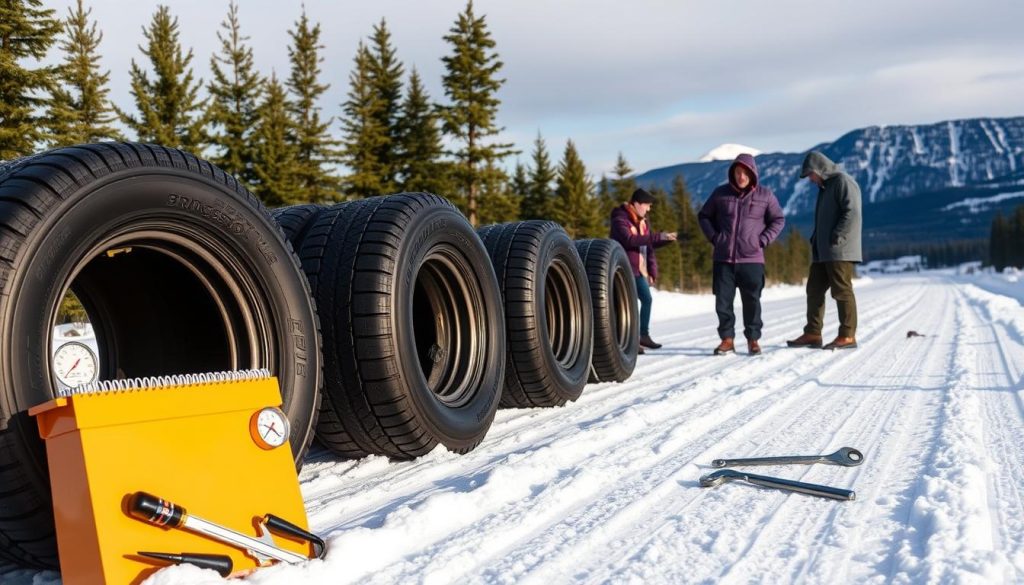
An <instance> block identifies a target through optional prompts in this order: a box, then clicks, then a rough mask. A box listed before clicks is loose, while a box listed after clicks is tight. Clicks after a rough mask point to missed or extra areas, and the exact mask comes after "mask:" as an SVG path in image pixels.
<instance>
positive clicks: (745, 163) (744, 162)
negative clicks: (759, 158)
mask: <svg viewBox="0 0 1024 585" xmlns="http://www.w3.org/2000/svg"><path fill="white" fill-rule="evenodd" d="M737 165H739V166H742V167H744V168H745V169H747V170H748V171H750V175H751V177H752V179H751V181H750V185H749V186H748V187H747V190H748V191H750V190H753V189H754V188H755V187H757V183H758V177H757V163H755V162H754V156H753V155H751V154H747V153H743V154H741V155H739V156H737V157H736V160H734V161H732V164H731V165H729V184H730V185H732V188H733V189H736V190H737V191H742V189H740V188H739V187H737V186H736V183H734V182H733V180H732V170H733V169H734V168H736V166H737Z"/></svg>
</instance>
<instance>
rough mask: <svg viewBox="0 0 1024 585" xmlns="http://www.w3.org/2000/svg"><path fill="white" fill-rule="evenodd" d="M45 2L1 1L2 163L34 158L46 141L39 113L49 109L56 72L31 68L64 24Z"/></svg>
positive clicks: (0, 121) (41, 56)
mask: <svg viewBox="0 0 1024 585" xmlns="http://www.w3.org/2000/svg"><path fill="white" fill-rule="evenodd" d="M42 4H43V3H42V1H41V0H13V1H10V0H8V1H5V2H3V3H0V160H10V159H12V158H17V157H19V156H25V155H27V154H31V153H32V152H34V151H35V150H36V147H37V145H38V144H39V143H40V142H41V141H42V140H43V138H44V130H43V128H44V124H43V120H42V117H41V116H40V115H39V113H38V112H39V109H40V108H41V107H43V106H46V105H47V101H48V100H47V98H46V97H44V96H45V95H46V93H48V92H49V91H51V90H52V88H53V79H54V77H55V75H56V68H55V67H52V66H35V67H30V66H26V65H23V64H21V63H19V62H20V61H22V60H25V59H32V60H36V61H38V60H41V59H43V58H44V57H45V56H46V53H47V51H48V50H49V49H50V46H51V45H52V44H53V43H54V41H55V40H56V37H57V34H59V33H60V29H61V23H60V21H59V20H58V19H56V18H54V16H53V15H54V10H53V9H52V8H40V6H42Z"/></svg>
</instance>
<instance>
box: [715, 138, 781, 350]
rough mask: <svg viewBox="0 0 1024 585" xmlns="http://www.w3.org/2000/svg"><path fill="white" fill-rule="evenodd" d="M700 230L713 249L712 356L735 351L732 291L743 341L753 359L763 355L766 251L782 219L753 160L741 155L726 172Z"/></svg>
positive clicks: (779, 227)
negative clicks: (738, 306) (740, 309)
mask: <svg viewBox="0 0 1024 585" xmlns="http://www.w3.org/2000/svg"><path fill="white" fill-rule="evenodd" d="M697 217H698V218H699V219H700V229H701V231H703V232H704V235H705V236H706V237H707V239H708V241H710V242H711V243H712V244H713V245H714V246H715V251H714V256H713V260H714V270H713V273H712V279H711V290H712V291H713V292H714V293H715V311H716V312H717V313H718V336H719V337H720V338H721V339H722V342H721V343H720V344H718V347H716V348H715V352H714V353H715V355H724V354H727V353H732V352H734V351H735V344H734V342H733V339H734V338H735V337H736V331H735V328H736V315H735V314H734V313H733V301H734V300H735V299H736V288H737V287H739V289H740V301H741V302H742V303H743V335H744V336H745V337H746V338H747V350H748V351H749V352H750V354H751V355H758V354H760V353H761V346H760V345H759V344H758V343H757V340H758V339H760V338H761V327H762V325H763V323H762V322H761V290H762V289H764V249H765V247H767V246H768V244H770V243H772V241H773V240H774V239H775V238H777V237H778V236H779V234H780V233H782V228H783V227H784V226H785V225H786V219H785V217H784V216H783V214H782V208H781V207H780V206H779V200H778V199H776V198H775V193H772V190H771V189H769V188H768V187H765V186H763V185H760V184H758V180H757V165H756V164H755V163H754V157H753V156H751V155H749V154H741V155H739V156H737V157H736V160H735V161H733V163H732V165H730V166H729V181H728V182H727V183H725V184H724V185H721V186H719V187H718V188H717V189H715V190H714V192H712V193H711V197H708V200H707V201H705V202H704V207H703V208H701V210H700V213H698V214H697Z"/></svg>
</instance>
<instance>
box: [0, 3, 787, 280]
mask: <svg viewBox="0 0 1024 585" xmlns="http://www.w3.org/2000/svg"><path fill="white" fill-rule="evenodd" d="M240 13H241V10H240V4H239V3H238V2H237V0H230V1H229V3H228V5H227V13H226V15H225V16H224V18H223V20H222V21H221V23H220V29H219V31H218V32H217V39H218V40H219V41H220V43H219V48H218V50H217V51H216V52H215V54H213V55H211V56H209V63H210V76H211V78H210V79H209V80H203V79H199V78H197V76H196V75H195V73H194V69H193V59H194V58H195V55H194V54H193V51H192V49H190V48H188V47H186V46H183V45H182V43H181V39H180V31H179V24H178V20H177V18H176V17H175V16H174V15H173V14H172V12H171V8H170V7H169V6H159V7H158V8H157V10H156V12H155V13H154V14H153V17H152V19H151V21H150V22H149V24H148V25H146V26H144V27H143V28H142V31H141V32H142V37H141V38H142V43H141V44H140V45H139V46H138V54H137V57H136V58H133V59H132V61H131V70H130V75H131V98H132V102H133V103H131V104H130V105H126V104H113V103H111V101H110V98H109V88H108V87H107V85H108V81H109V77H110V74H109V71H105V70H103V68H102V66H101V64H100V53H101V46H102V44H103V35H102V34H101V33H100V32H99V30H98V24H97V23H96V22H95V21H94V20H93V19H92V17H91V9H89V8H87V7H86V6H85V5H84V4H83V0H78V3H77V6H76V7H74V8H72V9H69V10H68V13H67V14H66V15H64V17H63V18H60V17H58V15H56V14H55V11H54V10H52V9H47V8H44V7H43V4H42V0H11V1H8V2H4V3H2V5H0V22H3V23H4V25H3V26H2V27H0V52H2V54H0V57H2V58H0V160H5V159H11V158H15V157H18V156H23V155H27V154H31V153H33V152H36V151H38V150H41V149H42V148H46V147H57V146H62V145H69V144H76V143H80V142H94V141H99V140H120V139H124V138H128V139H132V140H138V141H145V142H156V143H160V144H164V145H168V146H174V147H177V148H181V149H184V150H188V151H191V152H193V153H195V154H198V155H200V156H205V157H207V158H210V159H212V160H213V161H214V162H215V163H216V164H217V165H219V166H220V167H221V168H223V169H224V170H225V171H227V172H229V173H231V174H233V175H234V176H236V177H237V178H239V180H241V181H242V182H243V183H244V184H246V185H247V186H248V187H249V189H250V190H251V191H253V193H255V194H256V195H257V196H258V197H259V198H260V199H261V200H262V201H264V202H265V203H266V204H267V205H269V206H272V207H274V206H281V205H290V204H296V203H306V202H331V201H340V200H344V199H349V198H357V197H367V196H372V195H379V194H385V193H393V192H398V191H429V192H434V193H438V194H441V195H444V196H446V197H448V198H449V199H451V200H452V201H453V202H455V203H456V204H457V205H459V207H460V208H461V209H462V210H463V212H464V213H465V214H466V216H467V217H468V218H469V219H470V221H471V222H472V223H474V224H489V223H500V222H506V221H514V220H518V219H536V218H544V219H554V220H556V221H558V222H559V223H561V224H562V225H563V226H564V227H565V229H566V230H567V231H568V232H569V234H570V235H571V236H572V237H574V238H591V237H607V235H608V219H609V215H610V213H611V210H612V209H613V208H614V207H615V206H617V205H621V204H622V203H623V202H625V201H627V200H628V199H629V196H630V195H631V194H632V192H633V190H634V189H636V187H637V185H636V183H635V181H634V179H633V177H632V175H633V172H634V171H633V169H632V168H631V167H630V165H629V163H628V162H627V161H626V158H625V156H623V155H622V154H621V153H620V154H619V156H618V160H617V161H616V165H615V167H614V169H613V170H612V175H611V176H610V177H602V178H601V179H600V180H599V181H597V182H596V183H595V181H593V180H592V179H591V177H590V175H589V174H588V172H587V169H586V166H585V165H584V163H583V160H582V159H581V158H580V155H579V151H578V150H577V148H576V145H575V144H574V142H573V141H572V140H568V141H566V143H565V145H564V147H563V148H561V149H560V151H561V157H560V159H559V160H555V159H553V158H552V156H551V154H549V151H548V145H547V143H546V142H545V141H544V138H543V136H541V134H540V133H539V132H538V134H537V138H536V140H535V141H534V143H533V148H532V150H531V152H530V153H529V154H528V159H529V160H528V162H525V163H524V162H516V163H515V166H514V170H513V172H512V173H511V175H510V174H508V173H507V171H506V170H505V169H504V166H503V164H502V163H503V161H504V160H505V159H506V158H507V157H508V156H509V155H512V154H516V152H515V151H513V150H512V145H511V144H508V143H505V142H502V140H501V133H502V131H503V128H502V127H501V126H500V125H499V124H498V122H497V114H498V108H499V106H500V105H501V101H500V99H499V98H498V92H499V90H500V89H501V87H502V86H503V85H504V83H505V79H504V78H503V77H502V76H501V70H502V68H503V63H502V61H501V59H500V57H499V55H498V52H497V48H496V43H495V41H494V39H493V38H492V36H491V33H490V31H489V29H488V26H487V22H486V18H485V16H483V15H478V14H477V13H476V12H475V11H474V6H473V3H472V0H470V1H469V2H468V3H467V4H466V6H465V8H464V10H463V11H462V12H461V13H459V14H458V15H457V16H456V18H455V21H454V23H453V24H452V27H451V28H450V29H449V30H448V32H447V34H446V35H445V36H444V40H445V42H446V44H447V51H448V52H447V54H446V55H443V56H441V61H442V62H443V64H444V73H443V76H442V79H441V82H442V83H441V85H442V87H443V93H444V95H443V96H442V99H441V100H440V101H438V102H435V101H434V98H432V96H430V95H429V94H428V93H427V91H426V89H425V87H424V84H423V80H422V78H421V77H420V75H419V73H418V72H417V71H416V69H415V68H407V67H406V65H405V64H404V63H402V62H401V61H400V60H399V59H398V56H397V54H398V52H397V49H396V47H395V46H394V44H393V42H392V38H391V33H390V31H389V30H388V26H387V22H386V21H385V20H383V19H382V20H381V21H380V22H379V23H377V24H375V25H374V26H373V28H372V30H371V31H369V34H368V36H367V37H366V38H364V39H363V40H362V41H360V42H359V44H358V45H357V47H355V54H354V57H353V61H352V66H351V69H350V70H349V73H348V75H347V81H348V90H347V92H346V97H345V101H344V102H343V103H341V104H340V106H341V112H342V116H341V117H340V119H338V120H335V119H334V118H333V117H331V116H327V115H325V114H324V113H323V112H322V110H321V108H320V106H319V105H318V104H319V103H320V98H321V97H322V96H323V94H324V92H326V91H327V90H328V88H329V87H330V84H329V83H328V82H327V79H328V78H337V77H338V76H337V75H336V74H334V73H333V72H330V71H328V72H326V73H325V72H324V70H323V58H322V56H321V53H322V51H323V49H324V45H323V44H322V42H321V28H320V24H319V23H317V22H314V21H313V20H311V19H310V17H309V16H308V14H307V13H306V11H305V8H303V9H302V11H301V13H300V14H299V17H298V19H297V20H296V21H294V22H293V24H292V26H291V27H290V28H289V31H288V35H289V44H288V46H287V52H288V57H289V64H290V67H289V70H288V71H283V72H276V71H270V72H269V73H266V72H260V71H258V70H257V68H256V65H255V60H254V52H253V43H251V42H250V38H249V37H248V36H246V35H245V34H244V32H243V29H242V24H241V16H240ZM51 48H56V49H58V50H59V51H60V53H61V55H62V61H61V63H60V64H59V65H56V66H40V65H33V63H38V62H39V61H40V60H42V59H43V58H44V57H45V56H46V55H47V54H48V52H49V51H50V50H51ZM335 129H336V130H337V133H335ZM122 130H125V131H126V132H125V135H122V133H121V131H122ZM653 192H654V194H655V196H656V197H657V198H658V203H657V204H656V205H655V206H654V209H653V211H652V213H651V222H652V225H653V226H654V228H655V229H656V230H658V231H677V232H678V233H679V235H680V241H681V243H682V245H670V246H666V247H665V248H662V249H660V250H658V252H657V253H658V261H659V264H660V267H661V277H660V282H659V283H658V285H659V286H660V287H662V288H667V289H675V290H706V289H708V288H709V287H710V276H711V247H710V245H709V244H708V243H707V242H705V241H704V238H703V236H702V235H701V233H700V229H699V227H698V225H697V218H696V213H695V209H694V202H693V199H692V197H691V195H690V193H689V192H688V190H687V188H686V184H685V182H684V181H683V180H682V178H678V179H677V180H676V181H675V183H674V184H673V187H672V191H671V193H665V192H663V191H660V190H654V191H653ZM767 262H768V274H769V278H770V279H772V280H773V281H780V282H798V281H799V280H800V279H802V278H803V277H804V275H805V274H806V262H807V250H806V241H804V240H803V239H802V238H801V237H799V235H798V234H795V233H794V234H791V235H790V237H788V238H787V239H786V241H785V243H780V244H775V245H773V246H771V247H769V249H768V259H767Z"/></svg>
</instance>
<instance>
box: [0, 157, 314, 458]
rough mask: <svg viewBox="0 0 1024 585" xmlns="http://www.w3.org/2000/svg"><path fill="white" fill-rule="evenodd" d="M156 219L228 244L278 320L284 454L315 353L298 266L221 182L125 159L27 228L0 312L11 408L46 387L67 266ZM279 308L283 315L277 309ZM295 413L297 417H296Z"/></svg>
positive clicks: (46, 392)
mask: <svg viewBox="0 0 1024 585" xmlns="http://www.w3.org/2000/svg"><path fill="white" fill-rule="evenodd" d="M143 225H148V226H150V227H154V228H158V227H159V226H161V225H163V226H164V227H165V228H167V229H168V230H170V231H172V232H175V231H178V230H179V229H180V227H179V226H183V225H187V226H188V228H187V229H185V230H182V231H183V233H182V236H183V237H188V232H189V230H194V231H195V232H196V233H199V234H201V235H202V237H204V238H210V240H211V241H216V242H218V243H219V244H220V245H222V246H224V248H225V249H230V250H232V251H233V254H234V260H235V261H238V262H241V263H242V264H243V265H244V266H245V269H246V270H248V271H249V272H250V274H251V278H252V279H253V280H254V281H255V283H256V284H257V285H259V287H260V290H261V292H262V296H263V298H264V299H266V301H268V302H267V307H266V308H267V309H268V310H269V311H271V312H272V314H270V315H267V317H266V319H267V320H268V321H269V322H270V323H272V324H274V325H276V326H277V327H279V328H280V330H279V331H275V332H274V333H272V334H273V335H275V336H276V337H277V343H276V345H277V355H276V356H270V359H273V360H275V361H276V364H275V368H274V371H273V373H274V375H276V376H277V377H278V381H279V384H280V389H281V394H282V398H283V400H284V405H285V407H284V408H285V411H286V414H287V415H288V416H289V419H290V420H293V421H295V420H299V421H302V424H293V425H292V427H293V430H294V431H298V432H297V433H295V434H293V437H292V441H291V444H292V449H293V453H299V452H302V451H304V447H305V445H306V444H307V442H308V438H309V437H308V434H309V432H311V431H309V432H306V429H305V428H302V427H307V426H309V425H306V424H305V421H308V420H309V418H310V416H311V415H312V413H313V411H314V408H315V401H316V392H317V389H318V388H319V377H320V374H319V371H320V365H319V363H320V362H319V355H318V352H317V351H316V322H315V316H314V313H313V310H312V305H311V303H310V300H309V299H308V294H307V293H306V292H305V290H304V288H303V286H302V282H301V278H302V276H301V272H300V271H299V270H298V267H297V265H296V264H295V261H294V259H293V257H292V255H291V252H290V250H288V249H287V248H286V247H285V245H284V243H283V241H282V239H281V238H280V235H279V233H280V232H279V231H278V228H277V227H276V226H275V225H274V224H273V222H272V220H271V219H270V217H269V215H268V214H267V213H266V212H265V211H263V210H262V208H259V207H254V206H253V205H252V204H251V203H250V202H247V201H245V200H244V196H243V195H240V194H238V193H236V192H234V191H233V190H232V189H229V188H228V187H227V186H226V185H224V184H220V183H218V182H216V181H213V180H210V179H208V178H206V177H203V176H200V175H197V174H195V173H192V172H188V171H184V170H176V169H172V168H165V167H146V166H143V167H135V168H132V169H128V170H124V171H119V172H117V173H113V174H111V175H110V176H108V177H106V178H104V179H102V180H99V181H93V182H91V183H89V184H88V185H87V186H86V187H85V188H81V189H78V190H76V191H74V192H72V193H70V194H69V195H68V196H67V197H66V198H64V199H63V200H62V201H61V202H60V203H59V204H58V205H56V206H55V207H54V208H53V209H51V210H49V211H48V213H47V215H46V217H45V218H44V219H43V220H42V221H40V223H39V225H38V226H36V228H35V229H34V230H33V231H32V233H31V234H29V235H28V237H27V238H26V241H25V243H24V247H25V256H24V258H27V259H31V261H30V262H23V264H22V266H21V268H20V269H19V270H18V271H17V272H16V274H15V281H14V283H13V285H12V287H11V290H12V291H17V295H18V299H17V309H16V310H14V311H11V310H8V311H6V312H5V313H6V314H5V315H3V332H4V333H5V334H6V338H7V339H11V340H12V344H11V346H10V347H9V349H8V350H7V355H6V356H5V360H4V361H5V363H6V364H9V373H8V375H7V376H5V377H6V378H7V384H8V388H10V393H11V394H12V397H13V404H12V405H11V406H12V407H13V411H8V413H10V412H19V411H23V410H25V409H27V408H29V407H31V406H33V405H35V404H38V403H41V402H44V401H46V400H48V399H49V398H51V397H52V395H53V388H54V386H53V382H52V375H51V372H50V340H51V335H52V334H51V332H50V327H51V323H50V318H51V316H52V314H51V311H52V309H53V308H54V307H55V306H56V304H57V303H59V301H60V298H59V296H60V295H61V294H62V293H63V290H64V288H65V287H66V286H67V285H68V284H69V283H70V282H71V280H72V278H73V276H74V275H73V274H71V271H72V269H73V267H74V266H75V265H76V264H80V263H81V261H82V258H83V255H84V254H86V253H87V252H88V251H89V250H90V249H92V248H94V247H95V246H96V245H97V244H98V243H100V242H101V241H102V240H103V239H104V238H105V237H106V235H108V234H111V233H114V232H117V231H123V230H131V229H133V226H140V227H141V226H143ZM282 308H286V309H287V311H288V312H287V314H279V313H281V309H282ZM296 417H297V418H296Z"/></svg>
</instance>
